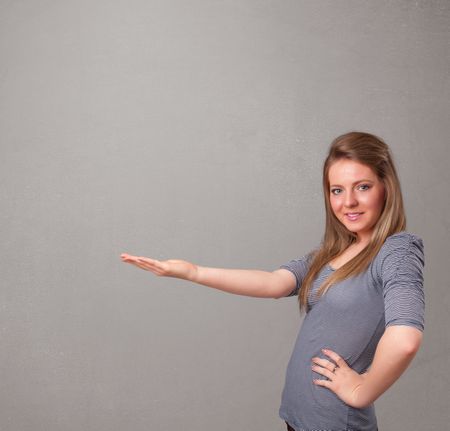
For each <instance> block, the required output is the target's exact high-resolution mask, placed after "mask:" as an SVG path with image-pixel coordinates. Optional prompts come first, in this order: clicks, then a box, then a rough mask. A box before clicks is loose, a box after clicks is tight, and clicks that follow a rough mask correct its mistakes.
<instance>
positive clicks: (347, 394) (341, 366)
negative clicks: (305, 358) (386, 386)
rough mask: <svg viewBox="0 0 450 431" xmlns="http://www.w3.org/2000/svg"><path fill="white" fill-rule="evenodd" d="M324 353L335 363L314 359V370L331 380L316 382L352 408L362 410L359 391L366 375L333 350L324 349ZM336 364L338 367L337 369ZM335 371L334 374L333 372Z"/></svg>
mask: <svg viewBox="0 0 450 431" xmlns="http://www.w3.org/2000/svg"><path fill="white" fill-rule="evenodd" d="M322 352H323V353H324V354H325V355H327V356H329V357H330V358H331V359H332V360H333V361H334V363H333V362H331V361H329V360H328V359H323V358H317V357H315V358H312V362H313V363H312V364H311V366H312V369H313V370H314V371H315V372H316V373H319V374H322V375H324V376H325V377H328V379H329V380H322V379H318V380H314V383H315V384H316V385H318V386H324V387H325V388H328V389H330V390H332V391H333V392H334V393H335V394H336V395H337V396H338V397H339V398H340V399H341V400H342V401H344V402H345V403H346V404H348V405H349V406H351V407H355V408H361V407H362V406H360V405H359V403H358V391H359V390H360V389H361V385H362V383H363V381H364V374H359V373H357V372H356V371H355V370H353V369H352V368H350V367H349V366H348V365H347V362H345V360H344V359H343V358H342V357H341V356H339V355H338V354H337V353H335V352H333V351H332V350H326V349H322ZM335 364H336V365H337V367H336V368H335ZM333 369H334V372H333Z"/></svg>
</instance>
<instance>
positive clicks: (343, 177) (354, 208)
mask: <svg viewBox="0 0 450 431" xmlns="http://www.w3.org/2000/svg"><path fill="white" fill-rule="evenodd" d="M328 178H329V182H330V190H329V193H330V203H331V208H332V210H333V212H334V214H335V216H336V217H337V219H338V220H339V221H340V222H341V223H342V224H343V225H344V226H345V227H346V228H347V229H348V230H349V231H351V232H355V233H356V234H357V235H358V242H359V241H362V242H364V243H366V242H368V241H369V240H370V237H371V235H372V232H373V227H374V226H375V224H376V222H377V221H378V219H379V217H380V215H381V211H382V209H383V204H384V194H385V189H384V184H383V182H382V181H381V180H380V179H379V178H378V177H377V175H376V174H375V172H374V171H373V170H372V169H371V168H370V167H369V166H367V165H363V164H362V163H358V162H355V161H353V160H348V159H341V160H338V161H336V162H334V163H333V164H332V165H331V167H330V169H329V171H328Z"/></svg>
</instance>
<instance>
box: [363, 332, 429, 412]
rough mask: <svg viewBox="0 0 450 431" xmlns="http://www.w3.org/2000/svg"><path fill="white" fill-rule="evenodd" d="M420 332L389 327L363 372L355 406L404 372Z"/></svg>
mask: <svg viewBox="0 0 450 431" xmlns="http://www.w3.org/2000/svg"><path fill="white" fill-rule="evenodd" d="M422 337H423V333H422V331H420V330H419V329H417V328H415V327H412V326H406V325H392V326H388V327H387V328H386V329H385V331H384V334H383V336H382V337H381V338H380V341H379V342H378V345H377V349H376V351H375V356H374V359H373V361H372V364H371V366H370V368H369V369H368V370H367V371H366V372H365V373H363V374H361V376H362V377H364V379H363V380H362V384H361V386H360V387H359V388H358V391H357V401H356V403H355V404H357V405H355V407H358V408H364V407H367V406H369V405H370V404H371V403H373V402H374V401H375V400H376V399H377V398H378V397H379V396H380V395H382V394H383V393H384V392H385V391H386V390H387V389H388V388H389V387H391V386H392V384H393V383H394V382H395V381H396V380H397V379H398V378H399V377H400V376H401V375H402V374H403V372H404V371H405V370H406V368H407V367H408V365H409V364H410V363H411V361H412V360H413V359H414V356H415V355H416V353H417V351H418V350H419V348H420V345H421V343H422Z"/></svg>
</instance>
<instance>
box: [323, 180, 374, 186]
mask: <svg viewBox="0 0 450 431" xmlns="http://www.w3.org/2000/svg"><path fill="white" fill-rule="evenodd" d="M363 181H368V182H369V183H373V181H372V180H368V179H364V180H358V181H355V182H354V183H353V184H352V186H353V185H355V184H358V183H362V182H363ZM336 186H339V187H342V186H341V185H340V184H332V185H331V186H330V187H336Z"/></svg>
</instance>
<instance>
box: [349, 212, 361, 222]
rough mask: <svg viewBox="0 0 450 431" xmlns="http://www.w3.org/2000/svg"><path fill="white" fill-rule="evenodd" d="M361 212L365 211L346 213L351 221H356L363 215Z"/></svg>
mask: <svg viewBox="0 0 450 431" xmlns="http://www.w3.org/2000/svg"><path fill="white" fill-rule="evenodd" d="M361 214H364V213H347V214H345V216H346V217H347V219H348V220H350V221H356V220H358V219H359V218H360V217H361Z"/></svg>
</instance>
